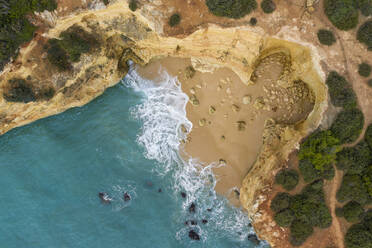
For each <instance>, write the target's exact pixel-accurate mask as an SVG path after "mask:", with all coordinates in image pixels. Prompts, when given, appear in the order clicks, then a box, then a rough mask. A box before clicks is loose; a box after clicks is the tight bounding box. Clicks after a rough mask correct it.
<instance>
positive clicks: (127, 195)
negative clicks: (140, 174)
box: [123, 192, 131, 202]
mask: <svg viewBox="0 0 372 248" xmlns="http://www.w3.org/2000/svg"><path fill="white" fill-rule="evenodd" d="M123 198H124V201H126V202H127V201H130V199H131V197H130V195H129V193H128V192H125V193H124V195H123Z"/></svg>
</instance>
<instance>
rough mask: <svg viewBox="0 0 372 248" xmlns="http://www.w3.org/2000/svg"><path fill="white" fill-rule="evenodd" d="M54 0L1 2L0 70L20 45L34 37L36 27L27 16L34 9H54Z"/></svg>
mask: <svg viewBox="0 0 372 248" xmlns="http://www.w3.org/2000/svg"><path fill="white" fill-rule="evenodd" d="M56 7H57V4H56V2H55V1H54V0H32V1H30V0H6V1H2V2H1V3H0V71H1V70H2V69H3V67H4V65H5V64H6V63H8V62H9V60H10V58H11V57H13V56H15V55H16V52H17V49H18V47H19V46H20V45H21V44H23V43H25V42H28V41H30V40H31V39H32V37H33V34H34V31H35V30H36V27H35V26H33V25H32V24H31V23H30V22H29V21H28V19H27V18H26V16H27V15H29V14H30V13H31V12H33V11H38V12H41V11H43V10H50V11H52V10H54V9H56Z"/></svg>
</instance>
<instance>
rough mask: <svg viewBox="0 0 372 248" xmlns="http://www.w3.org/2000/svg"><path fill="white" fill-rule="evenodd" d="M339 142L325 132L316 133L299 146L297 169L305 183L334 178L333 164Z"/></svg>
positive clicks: (328, 132)
mask: <svg viewBox="0 0 372 248" xmlns="http://www.w3.org/2000/svg"><path fill="white" fill-rule="evenodd" d="M339 149H340V148H339V140H338V139H337V138H335V137H333V136H332V133H331V132H330V131H328V130H326V131H316V132H314V133H313V134H311V135H310V136H309V137H307V138H306V140H305V141H304V142H303V143H302V144H301V147H300V151H299V154H298V158H299V160H300V164H299V168H300V172H301V175H302V176H303V178H304V180H305V182H308V183H309V182H312V181H314V180H317V179H327V180H331V179H332V178H333V177H334V174H335V173H334V168H333V163H334V162H335V161H336V153H337V152H338V151H339Z"/></svg>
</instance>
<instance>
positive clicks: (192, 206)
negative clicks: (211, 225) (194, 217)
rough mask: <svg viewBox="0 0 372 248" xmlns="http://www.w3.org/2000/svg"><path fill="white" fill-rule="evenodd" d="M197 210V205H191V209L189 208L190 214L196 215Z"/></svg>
mask: <svg viewBox="0 0 372 248" xmlns="http://www.w3.org/2000/svg"><path fill="white" fill-rule="evenodd" d="M195 209H196V205H195V203H191V205H190V207H189V212H190V213H195Z"/></svg>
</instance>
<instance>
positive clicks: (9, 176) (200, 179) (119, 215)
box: [0, 71, 262, 248]
mask: <svg viewBox="0 0 372 248" xmlns="http://www.w3.org/2000/svg"><path fill="white" fill-rule="evenodd" d="M162 75H163V76H162V77H161V78H159V82H160V81H161V82H162V83H161V84H160V86H154V85H153V84H151V82H146V81H144V80H141V79H140V78H139V77H138V76H137V75H136V73H135V71H132V72H131V74H130V75H128V76H127V77H126V79H125V80H124V82H122V83H120V84H118V85H117V86H115V87H112V88H110V89H107V91H106V92H105V93H104V94H103V95H102V96H100V97H98V98H97V99H95V100H94V101H92V102H91V103H89V104H87V105H85V106H84V107H81V108H74V109H71V110H68V111H66V112H64V113H62V114H59V115H57V116H52V117H49V118H46V119H42V120H39V121H36V122H34V123H32V124H30V125H27V126H24V127H20V128H16V129H13V130H12V131H10V132H8V133H7V134H5V135H3V136H0V168H1V173H0V188H1V194H0V223H1V224H0V247H5V248H13V247H14V248H15V247H17V248H23V247H25V248H26V247H27V248H29V247H37V248H44V247H45V248H46V247H48V248H49V247H79V248H80V247H82V248H84V247H89V248H101V247H110V248H115V247H121V248H123V247H124V248H127V247H128V248H132V247H133V248H136V247H138V248H145V247H146V248H148V247H152V248H157V247H159V248H175V247H216V248H234V247H239V248H240V247H255V246H254V245H253V244H252V243H251V242H250V241H248V238H247V235H248V234H249V233H252V232H253V231H252V230H251V228H250V227H249V221H248V219H247V217H246V215H245V214H244V213H242V212H241V211H240V210H239V209H236V208H233V207H230V206H229V205H228V204H227V203H226V201H225V200H224V199H222V198H221V197H219V196H216V194H215V192H214V190H213V185H214V183H215V178H214V176H213V174H212V173H211V170H210V167H207V168H206V169H201V168H202V167H200V163H198V161H195V160H190V161H183V160H181V159H180V158H179V157H178V152H177V149H180V148H181V149H182V147H179V146H180V143H179V140H180V139H182V138H184V134H182V133H181V132H179V127H180V125H181V124H183V125H184V126H186V127H187V128H188V129H191V123H189V122H188V120H187V119H186V117H185V116H184V106H185V102H186V101H187V97H186V96H185V95H184V94H183V93H182V92H180V89H179V87H178V86H177V85H176V81H175V79H172V78H170V77H168V76H167V74H166V73H163V74H162ZM159 189H161V192H159ZM99 192H107V194H108V195H109V197H110V198H111V199H112V201H111V203H110V204H103V203H102V202H101V201H100V199H99V198H98V193H99ZM125 192H127V193H129V195H130V196H131V200H130V201H124V200H123V194H124V193H125ZM181 192H185V193H186V194H187V197H186V198H182V197H181V195H180V193H181ZM192 202H195V203H196V212H195V213H190V212H189V211H188V207H189V206H190V204H191V203H192ZM208 208H209V209H211V210H212V211H208V210H207V209H208ZM202 219H206V220H208V223H206V224H203V223H202V222H201V220H202ZM187 220H195V221H197V223H198V225H196V226H187V225H185V221H187ZM191 229H192V230H195V232H197V233H198V234H199V235H200V239H201V240H199V241H194V240H191V239H190V238H189V237H188V232H189V231H190V230H191ZM260 246H262V245H260Z"/></svg>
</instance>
